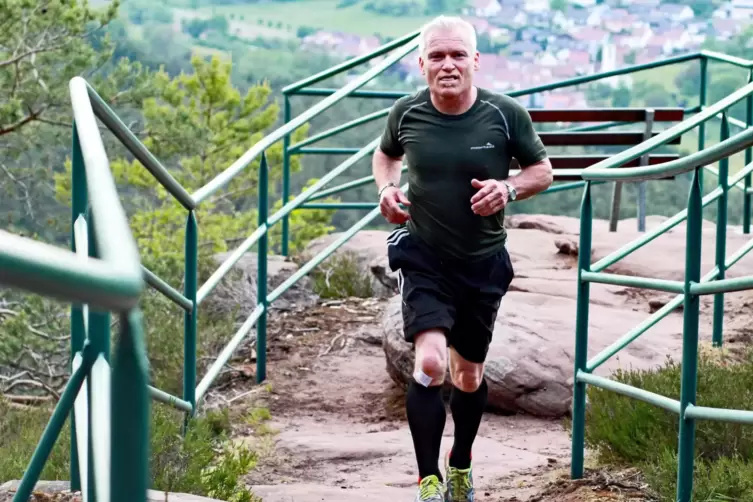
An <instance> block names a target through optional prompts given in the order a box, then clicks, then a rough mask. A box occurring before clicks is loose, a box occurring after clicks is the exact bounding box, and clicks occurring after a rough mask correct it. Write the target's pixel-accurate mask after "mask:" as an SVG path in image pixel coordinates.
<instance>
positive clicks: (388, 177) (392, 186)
mask: <svg viewBox="0 0 753 502" xmlns="http://www.w3.org/2000/svg"><path fill="white" fill-rule="evenodd" d="M398 117H399V111H398V103H396V104H395V106H393V107H392V109H391V110H390V113H389V115H388V116H387V125H386V127H385V129H384V133H382V139H381V141H380V142H379V146H378V147H377V148H376V149H375V151H374V155H373V156H372V161H371V170H372V172H373V174H374V182H375V183H376V186H377V191H378V193H379V210H380V211H381V213H382V216H384V217H385V219H386V220H387V221H389V222H390V223H395V224H402V223H405V222H406V221H407V220H408V219H410V214H409V213H408V212H407V211H405V210H403V209H402V208H401V207H400V204H402V205H404V206H409V205H410V201H408V198H407V197H406V196H405V194H404V193H403V192H402V191H401V190H400V175H401V173H402V170H403V156H404V155H405V151H404V150H403V145H402V144H401V143H400V139H399V137H398V125H399V119H398Z"/></svg>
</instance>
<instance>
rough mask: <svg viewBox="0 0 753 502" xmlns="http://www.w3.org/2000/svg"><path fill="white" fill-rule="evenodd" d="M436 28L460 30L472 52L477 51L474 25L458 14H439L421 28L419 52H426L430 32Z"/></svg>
mask: <svg viewBox="0 0 753 502" xmlns="http://www.w3.org/2000/svg"><path fill="white" fill-rule="evenodd" d="M436 29H445V30H452V31H455V30H458V31H459V32H460V33H461V35H462V36H463V38H465V39H466V42H468V43H469V44H470V49H471V53H473V52H476V30H475V29H474V28H473V25H472V24H471V23H469V22H468V21H466V20H465V19H463V18H460V17H457V16H438V17H436V18H434V19H432V20H431V21H429V22H428V23H426V24H425V25H424V26H423V27H422V28H421V34H420V35H419V36H418V52H419V53H420V54H423V53H424V49H425V48H426V42H427V41H428V38H429V33H431V32H432V31H434V30H436Z"/></svg>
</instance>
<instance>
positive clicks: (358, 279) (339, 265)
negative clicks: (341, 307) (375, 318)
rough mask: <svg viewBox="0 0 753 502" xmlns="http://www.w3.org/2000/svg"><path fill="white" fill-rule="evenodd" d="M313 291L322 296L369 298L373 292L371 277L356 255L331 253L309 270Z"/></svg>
mask: <svg viewBox="0 0 753 502" xmlns="http://www.w3.org/2000/svg"><path fill="white" fill-rule="evenodd" d="M311 279H312V280H313V282H314V292H315V293H316V294H317V295H319V296H321V297H322V298H348V297H357V298H369V297H371V296H372V295H373V294H374V291H373V288H372V286H371V277H370V276H369V275H368V274H367V273H366V272H364V271H363V270H362V269H361V267H360V266H359V264H358V255H356V254H355V253H352V252H342V253H336V254H333V255H331V256H330V257H329V258H327V259H326V260H325V261H324V262H322V263H321V264H320V265H319V266H318V267H317V268H315V269H314V270H312V271H311Z"/></svg>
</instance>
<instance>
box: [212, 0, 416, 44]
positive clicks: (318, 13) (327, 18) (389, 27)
mask: <svg viewBox="0 0 753 502" xmlns="http://www.w3.org/2000/svg"><path fill="white" fill-rule="evenodd" d="M339 3H340V0H304V1H297V2H285V3H279V2H270V3H256V4H246V5H227V6H214V7H208V8H204V9H202V10H203V11H204V12H205V13H208V14H212V13H215V14H226V15H230V14H234V15H235V17H236V19H238V18H239V17H240V16H243V20H244V21H246V22H252V23H256V22H257V21H258V20H259V19H262V20H263V21H265V22H267V21H272V22H273V23H277V22H282V23H283V24H284V25H288V24H289V25H292V26H293V29H297V28H298V27H301V26H307V27H311V28H317V29H323V30H333V31H343V32H346V33H353V34H356V35H363V36H368V35H374V34H376V33H378V34H380V35H383V36H390V37H400V36H402V35H405V34H407V33H409V32H411V31H414V30H417V29H419V28H420V27H421V25H422V24H423V23H425V22H426V21H428V20H429V19H430V18H431V17H430V16H415V17H410V16H408V17H392V16H384V15H379V14H375V13H372V12H368V11H366V10H364V8H363V6H362V5H360V4H356V5H352V6H350V7H345V8H337V5H338V4H339Z"/></svg>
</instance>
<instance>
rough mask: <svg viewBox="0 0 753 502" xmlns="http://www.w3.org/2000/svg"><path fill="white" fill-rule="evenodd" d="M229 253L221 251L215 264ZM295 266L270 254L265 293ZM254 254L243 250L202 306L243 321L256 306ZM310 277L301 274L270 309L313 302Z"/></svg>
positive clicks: (295, 266)
mask: <svg viewBox="0 0 753 502" xmlns="http://www.w3.org/2000/svg"><path fill="white" fill-rule="evenodd" d="M228 256H230V253H221V254H218V255H216V256H215V262H216V266H218V267H219V266H220V265H221V264H222V263H224V262H225V260H226V259H227V258H228ZM298 268H299V267H298V265H297V264H296V263H295V262H293V261H290V260H288V259H286V258H285V257H284V256H277V255H270V256H269V258H268V261H267V293H268V294H269V293H271V292H272V291H273V290H274V289H275V288H277V287H278V286H279V285H280V284H282V283H283V282H285V281H286V280H287V279H288V278H289V277H290V276H291V275H293V274H294V273H296V272H297V271H298ZM256 277H257V254H256V253H246V254H245V255H243V256H242V257H241V259H240V260H238V262H237V263H236V264H235V266H234V267H233V269H232V270H231V272H230V273H229V274H228V275H227V276H225V278H224V279H223V280H222V281H221V282H220V283H219V284H218V285H217V287H216V288H215V289H214V291H212V292H211V293H209V296H208V297H207V299H206V300H205V301H204V303H203V304H202V308H204V309H206V310H207V311H208V312H210V313H211V314H216V315H221V316H227V315H232V316H234V317H235V320H236V323H238V324H239V325H240V324H243V323H244V322H245V321H246V319H247V318H248V316H249V315H250V314H251V312H253V311H254V309H255V308H256V305H257V300H256V298H257V297H256V292H257V280H256ZM316 300H317V295H316V294H315V293H313V290H312V286H311V279H310V278H309V277H308V276H304V277H302V278H301V279H300V280H299V281H297V282H296V283H295V284H293V285H292V286H291V287H290V288H289V289H288V290H287V291H286V292H285V293H284V294H283V295H282V296H281V297H280V298H279V299H277V300H276V301H275V302H274V303H273V304H272V305H270V307H269V308H270V311H273V310H287V309H293V308H296V307H307V306H310V305H313V304H314V303H316Z"/></svg>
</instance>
